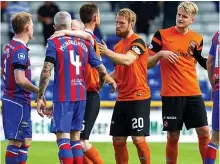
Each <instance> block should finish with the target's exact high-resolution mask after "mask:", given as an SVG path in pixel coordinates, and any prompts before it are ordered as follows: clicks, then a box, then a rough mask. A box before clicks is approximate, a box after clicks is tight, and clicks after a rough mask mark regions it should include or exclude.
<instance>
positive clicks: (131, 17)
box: [117, 8, 136, 25]
mask: <svg viewBox="0 0 220 164" xmlns="http://www.w3.org/2000/svg"><path fill="white" fill-rule="evenodd" d="M117 15H120V16H123V17H125V18H126V19H127V20H128V23H131V22H133V23H134V25H135V23H136V14H135V13H134V12H133V11H132V10H131V9H129V8H123V9H121V10H119V11H118V12H117Z"/></svg>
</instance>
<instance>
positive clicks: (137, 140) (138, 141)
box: [132, 136, 145, 144]
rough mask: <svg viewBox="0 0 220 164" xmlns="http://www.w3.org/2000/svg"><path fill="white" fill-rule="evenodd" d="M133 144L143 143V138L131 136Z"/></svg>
mask: <svg viewBox="0 0 220 164" xmlns="http://www.w3.org/2000/svg"><path fill="white" fill-rule="evenodd" d="M132 140H133V143H134V144H136V143H141V142H145V137H144V136H132Z"/></svg>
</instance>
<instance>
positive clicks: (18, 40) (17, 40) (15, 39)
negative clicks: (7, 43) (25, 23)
mask: <svg viewBox="0 0 220 164" xmlns="http://www.w3.org/2000/svg"><path fill="white" fill-rule="evenodd" d="M13 40H14V41H16V42H20V43H21V44H23V45H24V46H25V48H26V49H27V50H28V51H29V50H30V49H29V48H28V46H27V44H25V43H24V42H23V41H22V40H21V39H18V38H15V37H13Z"/></svg>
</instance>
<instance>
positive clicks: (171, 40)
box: [149, 27, 203, 96]
mask: <svg viewBox="0 0 220 164" xmlns="http://www.w3.org/2000/svg"><path fill="white" fill-rule="evenodd" d="M202 46H203V39H202V36H201V35H199V34H198V33H196V32H194V31H192V30H189V31H188V32H187V33H186V34H185V35H183V34H180V33H179V32H177V31H176V29H175V27H170V28H168V29H163V30H159V31H157V32H156V33H155V35H154V37H153V39H152V42H151V45H150V46H149V54H150V55H154V54H156V53H157V52H159V51H160V50H169V51H172V52H173V53H175V54H177V55H178V57H179V59H178V61H177V63H176V64H172V63H171V62H169V61H168V60H167V59H161V60H160V72H161V78H162V87H161V96H193V95H201V91H200V87H199V83H198V78H197V74H196V63H197V61H196V59H195V57H194V50H195V48H196V47H197V48H196V49H197V52H198V54H200V55H201V51H202Z"/></svg>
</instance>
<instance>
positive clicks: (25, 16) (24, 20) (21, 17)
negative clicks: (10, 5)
mask: <svg viewBox="0 0 220 164" xmlns="http://www.w3.org/2000/svg"><path fill="white" fill-rule="evenodd" d="M11 17H12V27H13V30H14V32H15V34H20V33H22V32H23V31H24V28H25V26H26V25H27V24H29V23H30V22H31V20H32V16H31V14H30V13H26V12H19V13H16V14H13V15H12V16H11Z"/></svg>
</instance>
